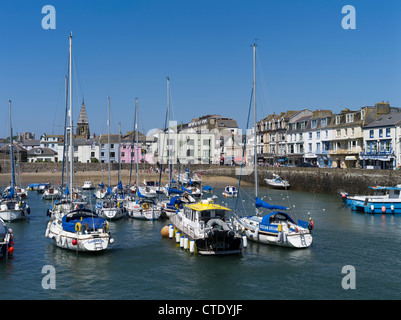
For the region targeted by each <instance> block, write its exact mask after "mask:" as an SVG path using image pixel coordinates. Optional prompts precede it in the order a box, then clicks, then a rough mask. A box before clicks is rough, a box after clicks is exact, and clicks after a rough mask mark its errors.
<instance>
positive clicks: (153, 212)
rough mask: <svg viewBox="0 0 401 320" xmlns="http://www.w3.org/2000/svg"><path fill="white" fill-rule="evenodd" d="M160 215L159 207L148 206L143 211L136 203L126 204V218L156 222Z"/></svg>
mask: <svg viewBox="0 0 401 320" xmlns="http://www.w3.org/2000/svg"><path fill="white" fill-rule="evenodd" d="M161 213H162V210H161V208H159V207H154V206H149V207H148V208H147V209H144V208H142V206H141V205H138V204H136V203H128V205H127V216H128V217H130V218H133V219H140V220H157V219H159V218H160V216H161Z"/></svg>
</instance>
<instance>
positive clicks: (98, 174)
mask: <svg viewBox="0 0 401 320" xmlns="http://www.w3.org/2000/svg"><path fill="white" fill-rule="evenodd" d="M185 168H188V169H189V170H191V171H195V172H197V173H199V175H200V177H201V178H202V181H203V184H206V185H211V186H212V187H224V186H226V185H235V186H236V185H238V178H239V171H240V167H239V166H234V167H232V166H219V165H191V166H189V167H184V168H182V167H181V168H178V166H177V165H175V166H174V168H173V171H174V172H173V177H175V178H176V174H177V172H178V171H179V170H180V171H181V172H182V171H183V170H184V169H185ZM110 169H111V170H110V180H111V184H113V185H116V184H117V183H118V175H119V174H120V180H121V181H122V183H123V184H124V185H126V184H128V183H129V181H130V180H129V179H130V165H129V164H123V165H122V166H121V168H120V173H119V170H118V164H112V165H111V168H110ZM61 171H62V164H61V163H22V164H21V174H20V177H21V184H22V185H23V186H24V185H28V184H30V183H40V182H50V183H52V184H54V185H57V184H58V183H60V182H61ZM74 171H75V183H76V184H77V185H80V184H83V182H84V181H86V180H91V181H92V182H93V183H94V184H95V185H97V184H99V183H101V182H103V183H104V184H107V183H108V165H107V164H100V163H91V164H83V163H77V164H75V165H74ZM273 173H275V174H278V175H280V176H281V177H282V178H284V179H287V180H289V182H290V184H291V190H297V191H305V192H314V193H326V194H337V193H338V192H340V191H346V192H348V193H349V194H366V193H367V192H368V191H369V190H368V187H370V186H377V185H381V186H394V185H396V184H401V171H400V170H368V169H338V168H300V167H271V166H269V167H267V166H259V167H258V182H259V185H260V186H264V185H265V183H264V181H263V180H264V179H265V178H267V177H271V176H272V174H273ZM160 178H161V183H162V184H165V183H167V182H168V179H169V174H168V171H166V166H163V167H162V174H161V175H160V173H159V172H157V169H156V166H155V165H150V164H146V165H144V164H140V168H139V182H140V183H142V182H143V181H144V180H146V181H151V180H153V181H159V179H160ZM254 178H255V177H254V171H253V168H252V167H251V168H248V167H246V168H244V169H243V170H242V176H241V185H242V186H250V185H253V183H254ZM135 181H136V166H135V165H134V166H133V169H132V171H131V184H134V183H135ZM9 182H10V174H9V170H4V166H3V169H2V172H1V173H0V186H6V185H8V184H9ZM18 182H19V178H17V183H18Z"/></svg>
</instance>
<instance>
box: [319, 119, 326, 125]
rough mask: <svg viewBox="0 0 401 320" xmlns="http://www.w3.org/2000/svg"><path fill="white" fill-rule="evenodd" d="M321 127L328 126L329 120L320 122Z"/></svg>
mask: <svg viewBox="0 0 401 320" xmlns="http://www.w3.org/2000/svg"><path fill="white" fill-rule="evenodd" d="M320 125H321V126H322V127H325V126H327V119H326V118H324V119H322V120H320Z"/></svg>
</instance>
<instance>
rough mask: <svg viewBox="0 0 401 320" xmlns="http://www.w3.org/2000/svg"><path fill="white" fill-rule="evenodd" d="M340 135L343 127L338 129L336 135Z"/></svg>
mask: <svg viewBox="0 0 401 320" xmlns="http://www.w3.org/2000/svg"><path fill="white" fill-rule="evenodd" d="M339 136H341V129H337V130H336V137H339Z"/></svg>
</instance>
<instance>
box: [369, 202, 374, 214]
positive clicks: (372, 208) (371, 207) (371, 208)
mask: <svg viewBox="0 0 401 320" xmlns="http://www.w3.org/2000/svg"><path fill="white" fill-rule="evenodd" d="M370 210H371V211H372V213H375V206H374V205H373V204H372V205H371V206H370Z"/></svg>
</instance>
